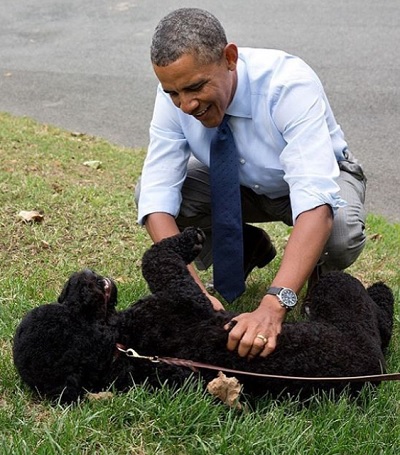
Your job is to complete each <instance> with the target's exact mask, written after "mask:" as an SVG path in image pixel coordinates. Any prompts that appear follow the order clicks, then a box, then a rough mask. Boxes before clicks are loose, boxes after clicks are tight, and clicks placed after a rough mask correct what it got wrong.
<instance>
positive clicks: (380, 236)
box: [369, 232, 382, 240]
mask: <svg viewBox="0 0 400 455" xmlns="http://www.w3.org/2000/svg"><path fill="white" fill-rule="evenodd" d="M369 239H370V240H382V234H379V233H378V232H377V233H375V234H371V235H370V236H369Z"/></svg>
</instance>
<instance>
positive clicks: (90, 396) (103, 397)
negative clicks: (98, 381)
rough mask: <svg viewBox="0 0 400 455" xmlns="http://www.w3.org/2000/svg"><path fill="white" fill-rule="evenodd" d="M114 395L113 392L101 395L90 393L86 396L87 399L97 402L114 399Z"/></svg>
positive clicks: (101, 393) (100, 393)
mask: <svg viewBox="0 0 400 455" xmlns="http://www.w3.org/2000/svg"><path fill="white" fill-rule="evenodd" d="M113 396H114V394H113V393H112V392H99V393H90V392H88V393H87V394H86V398H87V399H88V400H91V401H96V400H108V399H110V398H112V397H113Z"/></svg>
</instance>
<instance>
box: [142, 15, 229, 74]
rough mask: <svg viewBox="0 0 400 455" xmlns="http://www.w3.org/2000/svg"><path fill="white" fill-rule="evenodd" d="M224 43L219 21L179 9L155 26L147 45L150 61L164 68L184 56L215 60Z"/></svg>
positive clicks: (208, 60)
mask: <svg viewBox="0 0 400 455" xmlns="http://www.w3.org/2000/svg"><path fill="white" fill-rule="evenodd" d="M227 44H228V42H227V39H226V35H225V30H224V28H223V27H222V25H221V23H220V22H219V20H218V19H217V18H216V17H215V16H213V15H212V14H211V13H209V12H208V11H205V10H202V9H199V8H180V9H177V10H175V11H172V12H171V13H169V14H168V15H167V16H165V17H164V18H163V19H161V21H160V22H159V24H158V25H157V27H156V29H155V31H154V35H153V39H152V43H151V50H150V55H151V62H152V63H153V65H156V66H167V65H169V64H171V63H173V62H175V61H176V60H178V58H180V57H182V55H184V54H194V55H196V57H197V58H198V59H199V61H200V62H201V63H212V62H216V61H218V60H219V59H220V58H221V57H222V54H223V50H224V48H225V46H226V45H227Z"/></svg>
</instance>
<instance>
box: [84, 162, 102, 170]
mask: <svg viewBox="0 0 400 455" xmlns="http://www.w3.org/2000/svg"><path fill="white" fill-rule="evenodd" d="M83 165H84V166H88V167H91V168H93V169H100V168H101V166H102V162H101V161H98V160H91V161H85V162H84V163H83Z"/></svg>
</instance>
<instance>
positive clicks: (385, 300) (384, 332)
mask: <svg viewBox="0 0 400 455" xmlns="http://www.w3.org/2000/svg"><path fill="white" fill-rule="evenodd" d="M367 292H368V295H369V296H370V297H371V298H372V300H373V301H374V302H375V303H376V306H377V309H378V324H379V332H380V334H381V340H382V351H383V352H385V350H386V349H387V347H388V346H389V343H390V339H391V337H392V331H393V307H394V297H393V292H392V290H391V289H390V288H389V287H388V286H386V284H384V283H382V282H379V283H375V284H373V285H372V286H370V287H369V288H368V289H367Z"/></svg>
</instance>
